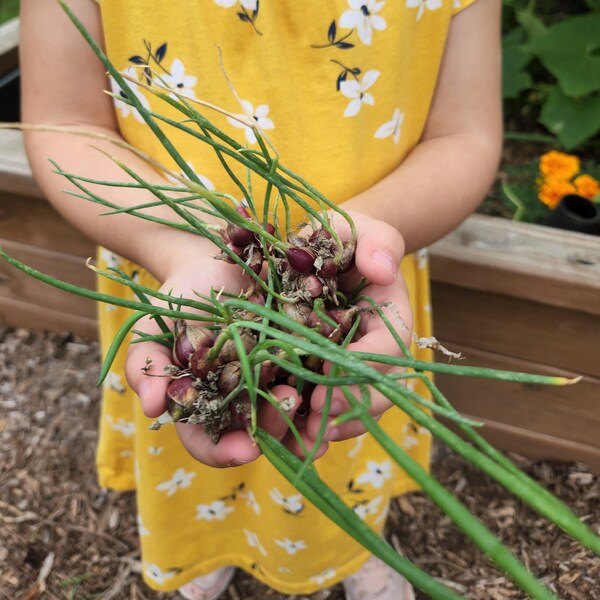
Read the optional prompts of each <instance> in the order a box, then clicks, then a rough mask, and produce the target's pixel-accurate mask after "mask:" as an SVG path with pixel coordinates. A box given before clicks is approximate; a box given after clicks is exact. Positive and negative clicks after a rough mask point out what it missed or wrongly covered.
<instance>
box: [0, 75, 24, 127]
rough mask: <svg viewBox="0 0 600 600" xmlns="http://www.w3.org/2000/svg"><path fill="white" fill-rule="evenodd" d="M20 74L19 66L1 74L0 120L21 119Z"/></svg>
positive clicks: (11, 120)
mask: <svg viewBox="0 0 600 600" xmlns="http://www.w3.org/2000/svg"><path fill="white" fill-rule="evenodd" d="M20 75H21V71H20V69H19V68H16V69H13V70H12V71H9V72H8V73H6V74H4V75H2V76H0V121H3V122H8V121H10V122H13V121H20V119H21V114H20V109H19V104H20V96H21V94H20V89H19V88H20V79H21V78H20Z"/></svg>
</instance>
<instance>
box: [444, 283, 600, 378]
mask: <svg viewBox="0 0 600 600" xmlns="http://www.w3.org/2000/svg"><path fill="white" fill-rule="evenodd" d="M596 302H597V303H598V304H599V305H600V294H599V295H598V297H597V299H596ZM432 307H433V323H434V330H435V333H436V337H437V338H438V339H444V340H446V341H447V342H448V344H449V347H450V348H451V349H452V348H453V347H454V346H456V345H460V344H464V345H466V346H470V347H471V348H478V349H481V350H487V351H490V352H496V353H499V354H504V355H506V356H513V357H515V358H521V359H524V360H528V361H532V362H535V363H539V364H545V365H550V366H554V367H557V368H562V369H567V370H569V371H572V372H574V373H579V374H587V375H592V376H595V377H600V360H599V358H598V357H599V356H600V317H598V316H596V315H593V314H591V313H589V312H583V311H579V310H575V309H572V308H560V307H558V306H556V305H553V304H543V303H538V302H532V301H530V300H527V299H522V298H517V297H514V296H506V295H503V294H497V293H495V292H493V291H484V290H474V289H471V288H467V287H460V286H459V285H452V284H446V283H440V282H436V281H434V282H432Z"/></svg>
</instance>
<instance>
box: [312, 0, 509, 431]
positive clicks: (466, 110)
mask: <svg viewBox="0 0 600 600" xmlns="http://www.w3.org/2000/svg"><path fill="white" fill-rule="evenodd" d="M500 7H501V3H500V0H477V2H475V3H474V4H473V5H472V6H470V7H469V8H467V9H465V10H464V11H463V12H462V13H460V14H458V15H457V16H456V17H454V19H453V21H452V24H451V27H450V32H449V36H448V41H447V45H446V50H445V55H444V59H443V63H442V67H441V72H440V77H439V80H438V84H437V88H436V93H435V97H434V99H433V104H432V106H431V111H430V114H429V117H428V120H427V124H426V128H425V132H424V134H423V138H422V141H421V142H420V143H419V144H418V145H417V146H416V147H415V148H414V150H413V151H412V152H411V153H410V155H409V156H408V157H407V159H406V160H405V161H404V162H403V163H402V165H401V166H400V167H398V168H397V169H396V170H395V171H394V172H393V173H391V174H390V175H389V176H388V177H386V178H385V179H383V180H382V181H380V182H379V183H377V184H376V185H374V186H373V187H372V188H370V189H368V190H366V191H365V192H363V193H362V194H359V195H358V196H356V197H355V198H352V199H351V200H350V201H348V202H346V203H344V205H343V206H344V208H345V209H350V210H352V211H353V216H354V220H355V222H356V223H357V225H358V226H359V230H360V229H363V230H364V228H365V227H368V224H369V223H375V228H376V229H377V231H378V234H376V235H372V236H368V237H366V236H365V239H364V240H363V243H362V252H361V253H360V254H358V255H357V264H358V267H359V269H361V270H362V271H363V272H365V270H378V272H379V274H380V275H381V276H382V277H383V278H384V280H385V273H384V271H385V269H384V268H383V264H382V265H381V266H378V264H377V262H378V258H377V255H376V254H375V253H379V256H380V257H381V256H384V255H385V254H386V252H387V255H388V257H389V258H390V259H391V261H392V262H396V261H399V259H400V258H401V257H402V254H403V252H404V250H405V249H406V251H407V252H412V251H414V250H417V249H419V248H422V247H423V246H426V245H428V244H430V243H432V242H434V241H435V240H437V239H439V238H440V237H443V236H444V235H445V234H446V233H448V232H449V231H451V230H452V229H454V228H455V227H456V226H457V225H458V224H459V223H460V222H461V221H462V220H464V219H465V218H466V217H467V216H468V215H469V214H470V213H471V212H472V211H473V210H474V209H475V208H476V206H477V204H479V202H481V200H482V199H483V197H484V195H485V193H486V192H487V190H488V188H489V186H490V184H491V183H492V180H493V177H494V175H495V173H496V170H497V167H498V161H499V157H500V149H501V144H502V118H501V116H502V110H501V98H502V95H501V88H500V85H501V77H500V60H501V51H500ZM361 213H362V215H365V216H364V217H361ZM373 219H375V221H374V220H373ZM381 221H385V223H386V224H389V225H391V226H392V227H389V228H388V227H385V224H382V223H381ZM377 224H379V226H378V225H377ZM394 230H396V231H398V232H400V233H401V234H402V237H401V238H400V240H398V237H396V236H394ZM402 238H403V241H402ZM370 244H372V248H369V247H368V246H369V245H370ZM359 246H360V244H359ZM359 261H360V262H359ZM380 262H382V263H384V262H385V260H383V261H380ZM400 280H401V277H400V278H399V280H397V281H395V282H393V283H392V282H385V283H386V285H377V286H370V288H369V289H368V290H366V291H367V292H370V293H371V295H375V296H376V297H377V299H378V300H379V301H382V300H383V299H385V298H388V299H394V301H395V303H396V305H397V306H398V309H399V312H400V313H401V314H402V316H403V317H404V318H405V320H406V321H407V322H408V326H409V327H410V322H409V320H408V315H409V314H410V309H409V307H408V305H407V304H406V295H405V294H403V293H402V282H401V281H400ZM383 282H384V281H383V280H382V283H383ZM364 333H366V335H365V336H364V337H363V338H361V339H360V340H358V342H356V343H353V344H352V345H351V347H352V349H353V350H357V351H366V352H379V353H382V354H386V353H391V354H397V353H398V348H397V346H396V345H395V344H394V343H393V341H392V340H391V336H390V334H389V333H388V331H387V329H386V328H385V327H384V325H383V323H382V322H381V320H379V319H370V320H369V321H368V322H367V325H366V330H365V332H364ZM401 333H402V332H401ZM405 333H406V332H405ZM417 333H418V332H417ZM324 400H325V388H324V387H323V386H319V387H317V388H316V390H315V392H314V393H313V397H312V408H313V412H312V413H311V415H310V416H309V419H308V423H307V425H306V431H307V434H308V437H309V439H315V438H316V435H317V432H318V431H319V426H320V420H321V415H320V414H319V411H320V410H321V409H322V406H323V404H324ZM332 403H339V404H338V411H341V410H345V409H346V408H347V403H346V401H345V399H344V396H343V394H342V393H341V390H339V389H336V390H335V392H334V393H333V397H332ZM389 407H390V404H389V401H388V400H387V399H386V398H384V397H383V396H381V395H380V394H377V393H373V396H372V398H371V411H370V412H371V414H373V415H374V416H379V415H381V414H382V413H383V412H384V411H385V410H387V409H388V408H389ZM361 433H364V428H363V426H362V425H361V424H360V422H358V421H351V422H349V423H346V424H344V425H342V426H340V428H339V430H338V431H337V432H336V435H335V439H345V438H348V437H354V436H357V435H360V434H361Z"/></svg>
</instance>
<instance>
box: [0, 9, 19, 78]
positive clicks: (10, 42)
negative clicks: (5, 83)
mask: <svg viewBox="0 0 600 600" xmlns="http://www.w3.org/2000/svg"><path fill="white" fill-rule="evenodd" d="M19 26H20V21H19V19H18V18H17V19H11V20H10V21H6V23H2V25H0V75H4V74H5V73H7V72H8V71H11V70H12V69H14V68H15V67H16V66H17V65H18V64H19V29H20V27H19Z"/></svg>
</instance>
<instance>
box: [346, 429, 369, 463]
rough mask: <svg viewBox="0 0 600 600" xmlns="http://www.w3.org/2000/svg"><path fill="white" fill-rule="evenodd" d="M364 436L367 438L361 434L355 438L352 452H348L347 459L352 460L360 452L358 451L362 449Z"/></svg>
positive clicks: (364, 434)
mask: <svg viewBox="0 0 600 600" xmlns="http://www.w3.org/2000/svg"><path fill="white" fill-rule="evenodd" d="M366 436H367V434H366V433H363V434H362V435H359V436H358V437H357V438H355V442H354V446H353V448H352V450H350V452H348V458H354V457H355V456H357V455H358V453H359V452H360V449H361V448H362V447H363V443H364V441H365V437H366Z"/></svg>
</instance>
